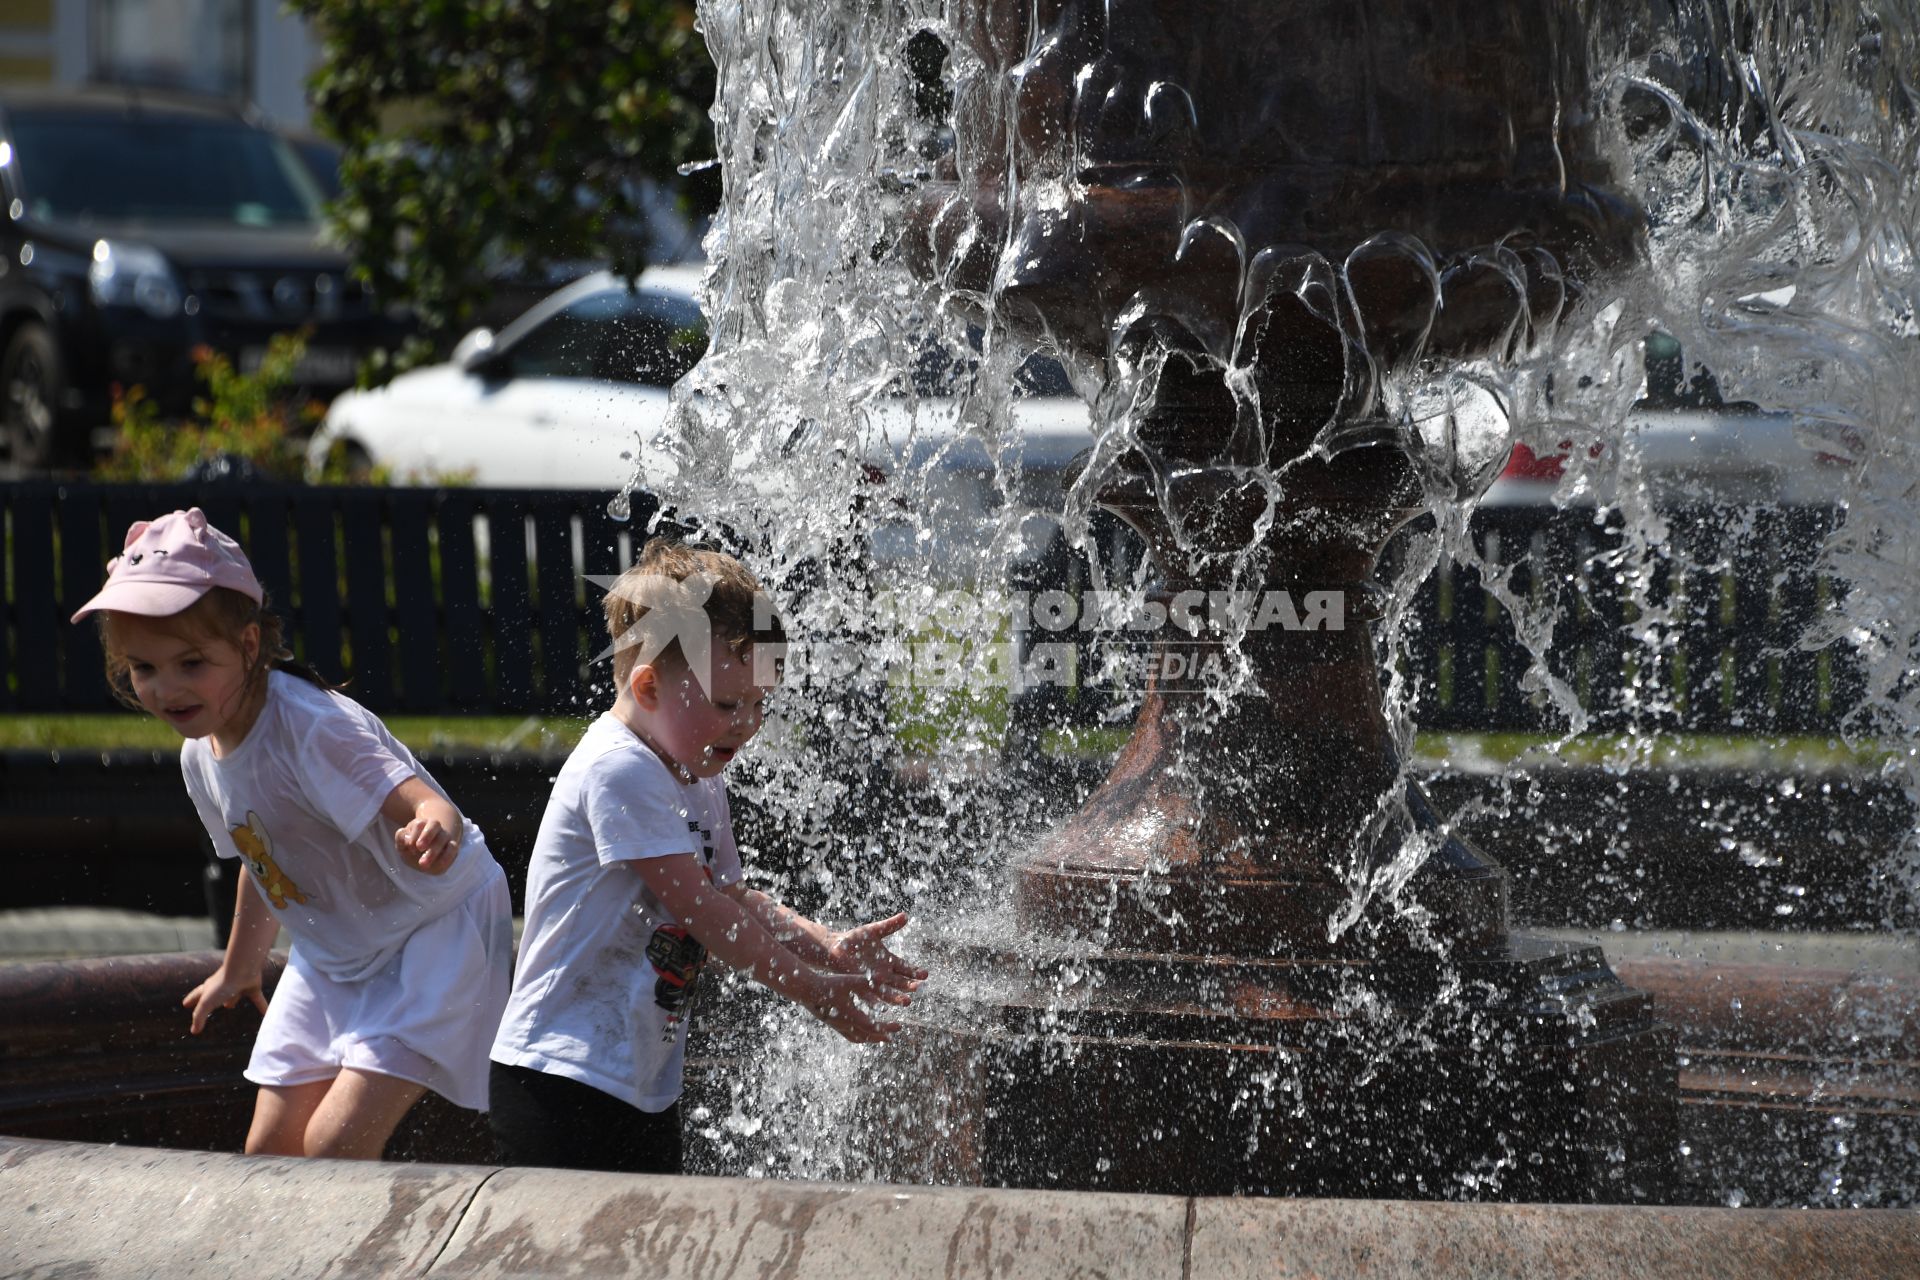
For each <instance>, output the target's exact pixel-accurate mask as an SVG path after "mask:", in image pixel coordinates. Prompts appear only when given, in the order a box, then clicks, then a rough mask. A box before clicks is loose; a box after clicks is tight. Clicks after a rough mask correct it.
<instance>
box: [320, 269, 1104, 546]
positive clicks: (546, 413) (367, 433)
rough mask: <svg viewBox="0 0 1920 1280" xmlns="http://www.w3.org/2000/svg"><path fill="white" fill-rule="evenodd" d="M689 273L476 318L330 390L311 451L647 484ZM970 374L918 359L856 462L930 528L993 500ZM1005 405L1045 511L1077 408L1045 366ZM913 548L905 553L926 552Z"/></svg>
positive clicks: (690, 344) (694, 283)
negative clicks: (444, 340) (366, 384)
mask: <svg viewBox="0 0 1920 1280" xmlns="http://www.w3.org/2000/svg"><path fill="white" fill-rule="evenodd" d="M699 280H700V271H699V269H698V268H694V267H684V266H675V267H655V268H649V269H648V270H647V271H645V272H643V273H642V274H641V276H640V278H639V280H638V281H637V282H636V287H634V288H629V287H628V285H627V283H626V282H625V281H624V280H622V279H621V278H619V277H617V276H615V275H613V274H612V273H610V272H606V271H600V272H595V273H594V274H592V275H589V276H587V277H586V278H584V279H582V280H579V281H577V282H575V283H573V284H571V285H568V286H567V287H566V288H564V289H561V290H560V291H559V292H557V293H555V294H553V295H552V296H550V297H548V298H547V299H545V300H544V301H542V302H540V303H539V304H538V305H536V306H535V307H533V308H532V309H531V310H529V311H528V312H526V313H525V314H524V315H522V316H520V317H519V318H518V319H517V320H515V321H514V322H513V323H511V324H510V325H508V326H507V327H506V328H505V329H503V330H501V331H500V332H499V333H498V334H495V333H493V332H492V331H491V330H488V329H478V330H475V331H474V332H473V333H471V334H469V335H467V337H465V338H463V339H462V340H461V342H460V344H459V346H458V347H457V348H456V349H455V351H454V356H453V359H452V360H450V361H448V362H447V363H445V364H439V365H433V366H430V367H427V368H423V369H416V370H414V371H412V372H410V373H406V374H403V375H401V376H400V377H398V378H395V379H394V380H393V382H392V383H390V384H389V385H387V386H385V387H382V388H379V389H377V390H372V391H353V392H348V393H346V394H344V395H342V396H340V397H338V398H337V399H336V400H334V402H333V404H332V406H331V407H330V409H329V410H328V412H327V416H326V419H325V421H324V422H323V423H322V424H321V427H320V429H319V430H318V431H317V432H316V433H315V434H314V437H313V440H312V441H311V444H310V453H309V460H310V462H311V463H312V464H313V465H314V466H315V467H318V466H320V465H321V464H322V463H324V461H325V460H326V458H327V457H328V456H329V454H330V453H332V452H333V451H334V450H344V451H346V453H347V455H348V461H349V464H350V465H351V466H357V467H360V468H368V469H370V468H372V467H376V466H377V467H384V468H387V469H388V470H390V471H391V472H393V473H395V474H397V475H399V476H401V477H406V476H408V475H431V474H465V475H468V476H470V477H471V478H472V479H473V480H474V482H476V483H478V484H483V485H512V486H535V487H542V486H552V487H561V488H585V489H592V488H608V489H610V488H613V487H615V486H616V485H618V484H619V483H620V482H621V481H623V480H624V479H626V477H627V475H628V473H629V470H630V468H631V463H630V461H629V460H628V459H623V457H622V455H623V454H629V455H632V457H633V458H634V459H637V460H638V461H639V463H640V474H641V476H642V478H643V481H648V480H658V479H665V478H668V477H670V476H671V475H672V474H673V467H674V463H673V460H672V458H671V457H670V456H669V454H668V452H667V451H666V450H665V449H663V448H662V447H661V437H660V434H659V433H660V429H661V428H662V427H663V426H664V425H665V421H666V416H667V409H668V392H669V389H670V388H671V386H672V385H673V383H674V382H675V381H677V380H678V379H679V378H680V376H681V375H682V374H684V373H685V372H686V371H687V370H688V369H690V368H692V367H693V365H694V364H695V363H696V362H697V361H698V360H699V358H700V356H701V355H702V354H703V353H704V351H705V345H706V339H705V334H706V325H705V321H704V319H703V318H702V316H701V314H700V305H699V302H698V301H697V291H698V288H699ZM966 373H967V371H966V370H956V369H931V368H922V369H920V370H917V371H916V374H915V377H914V381H915V383H916V386H915V390H916V391H917V392H918V393H919V394H920V396H921V397H922V398H921V399H920V400H919V401H918V405H917V408H915V409H912V410H910V409H909V408H908V407H907V406H908V405H909V404H910V403H912V402H911V401H909V400H908V399H907V398H905V397H903V398H902V399H901V400H900V401H899V405H900V408H899V409H898V411H897V412H896V411H893V410H892V408H891V407H890V405H887V404H883V405H882V407H881V411H880V412H879V413H877V414H876V415H874V420H875V422H876V423H877V428H876V430H875V431H874V433H873V438H872V440H871V441H870V443H869V448H868V453H867V455H866V461H867V462H868V463H870V464H871V465H873V466H876V467H878V468H879V469H881V470H882V471H884V472H885V473H886V474H888V475H893V476H895V477H897V478H901V479H902V480H903V481H906V482H908V483H910V484H912V485H913V486H914V488H915V492H914V493H913V495H912V496H914V497H915V498H917V499H919V500H920V505H921V506H922V507H923V509H924V510H925V512H926V519H925V521H924V522H923V523H926V524H928V525H930V526H931V527H933V528H934V529H935V531H936V536H937V537H949V536H950V537H954V538H968V537H973V536H977V532H978V527H979V524H980V521H981V520H982V519H984V518H986V517H987V516H988V515H989V514H990V513H991V512H992V510H993V509H994V507H995V506H997V504H998V500H999V499H998V492H997V489H996V488H995V486H994V485H993V483H992V480H993V475H994V472H993V467H992V464H991V462H990V460H989V458H988V456H987V453H986V450H985V448H984V447H983V446H982V445H981V443H980V442H979V441H978V440H975V439H968V438H956V436H955V434H954V432H953V429H952V416H951V415H950V414H948V413H946V412H945V411H944V409H943V406H944V405H948V404H951V403H952V402H951V398H950V397H949V398H947V399H945V400H943V398H942V393H943V392H950V391H952V390H953V389H954V387H955V384H956V382H957V381H958V380H960V379H962V378H964V377H965V376H966ZM1019 378H1020V382H1021V385H1022V388H1023V391H1024V393H1025V394H1023V395H1022V396H1021V398H1020V399H1019V400H1017V401H1016V414H1017V416H1018V419H1019V422H1020V426H1021V442H1022V446H1023V449H1024V452H1025V454H1026V460H1027V468H1028V474H1029V476H1030V477H1031V478H1032V485H1033V486H1034V488H1033V489H1032V492H1031V493H1029V494H1027V495H1023V498H1024V500H1026V501H1029V502H1031V503H1033V504H1034V505H1037V506H1048V505H1054V506H1057V505H1058V502H1057V499H1053V498H1050V497H1049V492H1050V489H1049V486H1057V485H1058V483H1059V478H1060V474H1061V472H1062V470H1063V469H1064V468H1065V465H1066V463H1067V461H1068V460H1069V459H1070V458H1071V457H1072V456H1073V455H1074V454H1076V453H1078V452H1079V451H1080V450H1082V449H1084V448H1086V447H1087V446H1088V445H1089V444H1090V443H1091V442H1092V437H1091V434H1090V432H1089V429H1088V426H1087V423H1088V413H1087V408H1086V405H1085V403H1084V402H1083V401H1081V400H1080V399H1079V398H1078V397H1076V396H1073V395H1072V394H1071V393H1070V389H1069V388H1068V386H1067V383H1066V377H1065V374H1064V373H1062V372H1061V371H1060V369H1059V367H1058V366H1057V365H1055V364H1053V363H1052V362H1051V361H1045V360H1033V361H1029V362H1028V364H1027V365H1026V366H1025V367H1024V368H1023V369H1022V370H1021V372H1020V374H1019ZM917 533H918V530H917V529H908V528H905V527H904V526H901V527H895V528H892V529H889V530H884V531H882V534H881V536H880V538H879V542H880V543H881V545H882V548H883V554H886V553H888V552H887V551H886V549H888V548H891V549H892V551H893V552H897V553H898V554H902V555H904V554H908V553H909V549H910V548H911V547H912V546H913V544H914V543H915V539H916V535H917ZM919 541H920V543H921V544H922V545H920V546H919V547H918V551H917V552H915V554H919V555H923V556H924V555H929V554H938V552H939V550H940V548H939V547H938V546H931V547H930V546H927V545H924V542H925V540H924V539H922V540H919Z"/></svg>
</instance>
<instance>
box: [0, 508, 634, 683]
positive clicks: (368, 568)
mask: <svg viewBox="0 0 1920 1280" xmlns="http://www.w3.org/2000/svg"><path fill="white" fill-rule="evenodd" d="M610 496H611V495H609V494H605V493H574V492H555V491H551V490H503V489H405V488H400V489H339V488H306V487H299V486H280V485H273V486H268V485H234V484H217V485H207V486H199V487H196V486H187V485H99V484H78V483H76V484H58V483H50V482H25V483H17V484H12V485H6V486H0V516H3V517H4V526H5V555H4V570H5V583H6V611H5V625H4V627H3V628H0V663H3V664H4V667H5V670H6V672H7V679H6V682H5V684H4V686H0V711H84V710H106V709H109V708H111V707H112V706H113V705H114V703H113V700H112V697H111V695H110V694H109V693H108V691H107V688H106V684H105V682H104V680H103V678H102V674H101V672H102V660H101V653H100V643H99V637H98V634H97V631H96V629H95V628H94V627H92V626H84V625H83V626H73V625H70V624H69V623H68V622H67V618H68V616H69V615H71V614H72V612H73V611H74V610H75V609H76V608H78V607H79V606H80V605H81V604H83V603H84V602H85V601H86V600H87V598H88V597H90V596H91V595H93V593H94V592H96V591H97V590H99V588H100V584H101V581H102V580H103V578H104V576H105V566H106V562H107V560H108V559H109V558H111V557H112V556H113V555H114V554H115V553H117V552H118V550H119V548H120V544H121V541H122V539H123V538H124V536H125V533H126V530H127V527H128V526H129V525H130V524H132V523H133V522H134V521H135V520H141V519H151V518H152V517H153V516H155V515H158V514H160V513H162V512H166V511H172V510H175V509H178V508H182V507H187V506H194V505H198V506H200V507H202V508H203V509H204V510H205V511H206V513H207V517H208V519H210V520H211V521H212V522H213V523H214V525H215V526H216V527H218V528H220V529H222V530H224V531H226V532H229V533H231V534H232V535H233V536H234V537H235V538H237V539H239V541H240V543H241V545H242V546H243V547H245V548H246V551H247V555H248V557H249V558H250V559H251V560H252V562H253V566H254V570H255V572H257V573H258V574H259V575H260V580H261V582H262V583H263V584H264V585H265V587H266V589H267V594H268V600H269V601H270V602H271V604H272V605H273V607H274V609H275V611H276V612H278V613H279V614H280V616H281V617H282V618H284V619H285V620H286V622H287V633H288V640H289V641H290V643H291V645H292V647H293V648H294V650H295V653H296V655H297V656H298V657H300V658H301V659H302V660H304V661H306V662H308V663H310V664H311V665H313V666H314V667H315V668H317V669H318V670H319V671H320V672H321V673H322V674H324V675H327V676H329V677H331V678H342V677H346V676H351V678H352V685H351V687H350V691H351V692H352V694H353V696H354V697H355V698H356V699H357V700H358V701H360V702H361V703H363V704H364V705H365V706H367V707H369V708H371V709H372V710H374V711H377V712H381V713H390V712H403V711H410V712H419V713H435V712H458V713H488V712H496V713H565V712H572V713H573V714H584V713H585V711H586V710H587V709H588V708H589V707H592V706H596V705H598V704H599V703H601V702H604V701H605V690H600V691H598V692H597V693H596V692H595V691H594V690H592V689H591V688H590V685H591V683H592V681H593V679H595V678H596V677H597V678H599V679H600V680H602V681H604V680H605V669H604V668H591V667H589V665H588V660H589V659H590V658H591V656H592V655H593V654H594V653H595V652H598V650H599V648H600V647H601V645H600V637H602V636H604V634H605V632H604V628H603V627H602V625H601V623H600V614H599V608H600V601H599V591H598V590H597V589H596V588H594V587H592V586H591V585H590V584H589V583H588V582H586V581H585V580H584V579H583V577H582V575H583V574H586V575H600V574H617V573H619V572H620V570H621V569H622V568H624V567H625V566H626V565H627V564H628V563H630V560H631V552H632V539H633V538H634V537H635V536H636V535H635V532H634V531H635V530H636V529H639V530H644V529H645V528H646V522H647V520H648V518H649V517H650V516H651V515H652V513H653V511H654V506H653V504H652V503H650V502H646V501H641V500H638V499H636V501H635V503H634V510H633V513H632V518H631V519H630V520H629V521H627V522H621V521H616V520H614V519H613V518H612V517H611V516H609V515H608V514H607V499H608V498H609V497H610ZM642 536H643V535H642Z"/></svg>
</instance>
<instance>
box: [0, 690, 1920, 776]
mask: <svg viewBox="0 0 1920 1280" xmlns="http://www.w3.org/2000/svg"><path fill="white" fill-rule="evenodd" d="M902 692H905V693H907V695H908V696H906V697H901V696H899V695H900V694H901V693H902ZM943 692H944V693H945V696H926V695H925V693H924V691H919V690H912V691H901V690H896V691H895V693H896V697H895V700H894V704H893V715H892V716H891V717H890V719H891V727H892V732H893V735H894V737H895V739H896V740H897V741H898V742H899V744H900V746H901V747H902V748H903V749H904V750H905V751H906V752H907V753H908V754H914V755H919V754H938V753H940V752H941V751H942V750H943V748H946V747H948V746H951V745H952V744H953V742H954V740H956V739H958V740H961V741H965V742H969V743H974V744H976V745H977V744H978V743H979V742H980V741H981V739H982V738H983V737H985V738H991V739H992V740H993V741H994V742H997V741H998V735H999V734H1000V733H1002V732H1004V729H1005V724H1006V720H1005V716H1006V705H1005V694H1004V692H1003V691H998V690H988V691H978V692H976V691H971V690H966V689H957V690H950V691H943ZM914 694H920V695H921V696H918V697H915V696H912V695H914ZM383 718H384V719H385V721H386V724H387V727H388V728H389V729H391V730H392V731H393V734H394V736H395V737H397V738H399V739H400V740H401V741H402V742H404V743H406V744H407V745H408V746H410V747H412V748H414V749H415V750H433V749H436V748H443V747H488V748H493V749H496V750H538V751H562V752H563V751H567V750H570V749H571V748H572V747H573V745H574V743H576V742H578V741H579V740H580V735H581V734H582V733H584V732H585V731H586V727H587V725H588V723H589V722H588V721H586V720H577V719H571V718H564V717H552V718H541V717H520V716H406V715H396V716H386V717H383ZM1129 732H1130V731H1129V730H1127V729H1058V730H1054V731H1052V732H1051V733H1049V734H1048V735H1047V736H1046V737H1045V738H1043V739H1042V741H1041V750H1042V751H1043V752H1044V753H1046V754H1048V755H1053V756H1063V755H1077V756H1100V755H1111V754H1113V753H1114V752H1116V751H1118V750H1119V749H1120V746H1121V744H1122V743H1124V742H1125V741H1126V740H1127V735H1128V733H1129ZM1556 741H1557V739H1554V738H1552V737H1549V736H1547V735H1545V734H1528V733H1422V734H1420V735H1418V736H1417V737H1416V739H1415V743H1414V755H1415V758H1416V759H1417V760H1418V761H1419V762H1420V763H1421V764H1423V765H1426V766H1429V767H1439V766H1442V765H1447V764H1454V765H1459V766H1462V767H1495V768H1508V767H1514V766H1526V765H1534V766H1542V765H1617V766H1618V765H1631V766H1633V767H1635V768H1655V769H1658V768H1714V767H1719V768H1757V767H1761V766H1764V767H1766V768H1768V769H1772V770H1782V769H1784V770H1792V771H1814V772H1817V771H1820V770H1828V769H1872V768H1877V767H1879V766H1880V765H1883V764H1885V763H1886V762H1887V761H1888V760H1890V759H1892V758H1893V757H1894V756H1895V754H1896V752H1895V750H1894V749H1893V748H1892V747H1889V746H1886V745H1882V744H1864V745H1849V744H1847V743H1844V742H1840V741H1838V740H1836V739H1832V738H1813V737H1776V738H1761V737H1746V738H1742V737H1733V736H1725V735H1713V734H1670V735H1651V736H1648V737H1646V738H1642V739H1639V740H1637V741H1635V740H1632V739H1628V738H1626V737H1623V736H1614V735H1595V736H1592V737H1583V738H1575V739H1573V740H1572V741H1569V742H1563V743H1560V745H1559V747H1558V749H1557V750H1556V749H1554V743H1555V742H1556ZM179 745H180V737H179V735H178V734H176V733H174V731H173V730H172V729H170V728H168V727H167V726H166V725H164V724H161V723H160V722H159V721H158V720H155V719H153V718H152V717H151V716H142V715H137V714H135V713H133V712H127V713H126V714H124V715H121V714H115V713H111V712H108V713H104V714H89V715H25V714H21V715H0V750H6V749H14V748H19V749H27V750H62V751H70V750H85V751H106V750H113V749H116V748H136V749H143V750H173V749H175V748H177V747H178V746H179Z"/></svg>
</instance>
